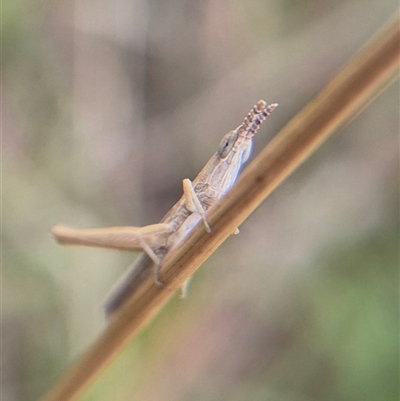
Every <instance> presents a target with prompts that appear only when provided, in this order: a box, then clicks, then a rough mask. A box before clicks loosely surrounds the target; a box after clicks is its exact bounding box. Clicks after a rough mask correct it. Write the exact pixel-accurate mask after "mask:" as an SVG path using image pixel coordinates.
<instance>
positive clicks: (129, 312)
mask: <svg viewBox="0 0 400 401" xmlns="http://www.w3.org/2000/svg"><path fill="white" fill-rule="evenodd" d="M399 61H400V29H399V17H398V14H397V15H396V17H394V18H393V19H392V20H391V21H390V22H389V23H388V25H387V26H385V27H384V28H383V30H382V31H381V32H380V33H378V35H377V36H376V37H375V38H373V39H372V40H371V41H370V42H369V43H368V44H367V45H366V46H365V47H364V48H363V49H362V50H361V51H360V52H359V53H357V54H356V55H355V56H354V57H353V59H352V60H350V62H349V63H348V64H347V65H346V66H345V67H344V68H343V69H342V70H341V71H340V72H339V74H338V75H337V76H335V77H334V78H333V79H332V80H331V82H330V83H329V84H328V85H327V86H326V87H325V88H324V89H323V90H322V91H321V92H320V93H319V94H318V95H317V96H316V97H315V99H314V100H313V101H311V102H310V103H309V104H308V105H307V106H306V107H305V108H304V109H303V110H302V111H301V112H300V113H298V114H297V115H296V116H295V117H294V118H293V119H292V120H291V121H290V122H289V123H288V124H287V125H286V126H285V127H284V128H283V129H282V131H281V132H280V133H279V134H278V135H277V136H276V137H275V138H274V139H273V140H272V141H271V143H270V144H269V145H268V146H267V147H266V148H265V149H264V151H263V152H262V153H261V154H260V155H259V156H258V158H257V159H255V160H254V161H253V162H252V163H251V164H250V165H249V166H248V168H247V169H246V170H245V171H244V172H243V174H242V175H241V177H240V179H239V181H238V182H237V184H236V185H235V187H234V188H233V189H232V191H231V192H230V193H229V194H228V195H227V196H226V197H225V198H224V199H223V200H222V202H221V203H220V204H219V205H218V206H217V207H216V208H215V209H214V210H213V211H212V212H211V214H210V217H209V221H210V224H211V227H212V230H213V232H212V235H209V234H207V233H206V232H205V230H204V227H203V226H202V225H201V226H199V227H198V228H197V229H196V230H195V232H194V233H193V235H192V236H191V237H190V238H189V239H188V241H187V242H186V243H185V244H184V245H183V246H182V247H181V248H180V249H177V250H176V251H175V252H173V253H171V255H170V256H169V258H168V259H167V260H166V262H165V265H164V267H163V272H164V273H163V275H162V279H163V281H164V282H165V283H166V284H165V285H164V286H163V287H162V288H158V287H156V286H155V285H154V279H153V278H150V279H149V280H147V281H145V282H144V283H143V285H142V286H141V288H140V289H139V290H138V291H137V292H135V293H134V294H133V296H132V297H131V299H129V301H128V302H127V303H126V305H124V306H123V307H122V308H121V310H120V311H119V312H118V313H117V314H116V315H115V316H114V318H113V320H112V321H111V322H110V324H109V326H108V327H107V329H106V330H105V331H104V333H103V334H102V335H101V336H100V337H99V338H98V340H97V341H96V342H95V343H94V344H93V346H92V347H91V348H90V349H89V350H88V351H87V352H86V353H85V354H84V355H83V356H82V357H81V358H80V359H79V360H78V361H77V362H76V363H75V365H74V366H72V368H71V369H70V371H69V372H67V373H66V374H65V376H64V377H62V378H61V380H60V381H59V383H57V385H56V386H55V387H54V388H53V389H52V390H51V391H50V392H49V393H48V395H47V396H46V397H44V398H43V401H55V400H57V401H61V400H72V399H76V398H77V397H78V396H79V395H81V394H82V392H83V391H85V390H86V389H87V388H88V387H89V386H90V384H91V383H92V382H93V381H94V380H95V379H96V378H98V377H99V375H100V373H101V372H102V371H103V369H104V368H105V367H106V366H107V365H108V364H109V363H110V362H111V361H112V359H113V357H114V356H116V355H117V353H118V352H119V351H120V349H121V348H122V347H123V346H124V345H125V344H126V343H127V342H128V341H129V340H130V339H131V338H132V337H133V336H134V335H135V334H136V333H137V332H138V331H139V330H140V329H141V328H142V327H143V326H144V325H145V324H146V323H147V322H148V321H149V319H150V318H151V317H152V316H154V314H155V313H156V312H157V311H159V310H160V308H161V307H162V306H163V305H164V303H165V302H166V301H167V300H168V299H169V298H170V297H171V295H172V294H173V293H174V292H175V291H176V289H177V288H178V287H179V286H180V285H181V284H182V282H183V281H185V279H186V278H187V277H189V276H190V275H192V274H193V273H194V271H195V270H196V269H197V268H198V267H199V266H200V265H201V264H202V263H203V262H204V261H205V260H206V259H207V257H208V256H209V255H210V254H211V253H212V252H213V251H214V250H215V249H217V248H218V246H220V245H221V243H222V242H223V241H224V240H225V239H226V238H227V237H228V236H229V235H230V234H231V233H232V232H233V231H234V229H235V228H236V227H238V226H240V224H241V223H242V222H243V221H244V220H245V219H246V218H247V217H248V216H249V215H250V214H251V213H252V212H253V211H254V210H255V209H256V208H257V206H258V205H259V204H260V203H261V202H262V201H263V200H264V199H265V198H266V197H267V196H268V194H269V193H271V191H272V190H273V189H275V188H276V187H277V186H278V185H279V184H280V183H281V182H282V181H283V180H284V179H285V178H287V177H288V176H289V175H290V173H291V172H292V171H293V170H294V169H296V168H297V167H298V166H299V165H300V164H301V163H302V162H303V161H304V160H305V159H306V158H307V157H308V156H310V154H311V153H312V152H314V151H315V150H316V149H317V148H318V147H319V146H320V145H321V144H322V143H323V142H324V141H325V140H326V139H327V138H328V137H329V136H331V135H332V134H333V133H335V132H337V131H338V130H339V129H340V128H342V127H343V126H344V125H346V124H347V123H348V122H349V121H351V120H352V119H353V118H354V117H355V116H356V115H357V114H358V113H359V112H360V111H361V110H362V109H363V108H365V107H366V106H367V105H368V103H369V102H371V101H372V100H373V99H374V98H375V97H376V96H377V95H378V94H379V93H380V92H382V91H383V90H384V89H385V88H386V87H387V86H388V85H389V84H390V83H391V82H392V81H393V80H394V79H395V78H396V77H397V76H398V74H399Z"/></svg>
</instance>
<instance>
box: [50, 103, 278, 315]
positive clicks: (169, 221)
mask: <svg viewBox="0 0 400 401" xmlns="http://www.w3.org/2000/svg"><path fill="white" fill-rule="evenodd" d="M275 107H277V104H276V103H274V104H270V105H268V104H267V103H266V102H265V101H263V100H260V101H258V102H257V104H256V105H255V106H254V107H253V108H252V109H251V111H250V112H249V114H248V115H247V116H246V118H245V119H244V121H243V123H242V124H241V125H239V126H238V127H237V128H236V129H235V130H232V131H230V132H228V133H227V134H226V135H225V136H224V137H223V138H222V141H221V142H220V144H219V147H218V150H217V152H216V153H215V154H214V155H213V156H212V157H211V159H210V160H209V161H208V162H207V164H206V165H205V166H204V167H203V169H202V170H201V171H200V173H199V174H198V175H197V177H196V178H195V179H194V180H193V181H190V180H189V179H188V178H186V179H184V180H183V195H182V197H181V198H180V199H179V201H178V202H177V203H176V204H175V205H174V206H173V207H172V209H171V210H170V211H169V212H168V213H167V214H166V215H165V216H164V218H163V219H162V220H161V222H160V223H158V224H152V225H148V226H145V227H109V228H93V229H76V228H69V227H64V226H60V225H58V226H54V227H53V228H52V234H53V235H54V236H55V238H56V239H57V241H58V242H59V243H60V244H66V245H67V244H68V245H85V246H95V247H103V248H113V249H125V250H132V251H144V254H143V255H142V257H141V258H140V259H139V261H138V262H137V263H136V264H135V265H134V266H133V267H132V268H131V269H129V271H128V273H127V274H125V275H124V277H123V278H122V280H121V281H120V283H119V284H118V285H117V286H116V288H115V290H114V291H113V292H112V294H111V296H110V297H109V298H108V300H107V301H106V313H107V314H108V315H110V314H112V313H114V312H115V311H116V310H117V309H118V308H119V307H120V305H122V304H123V302H124V301H125V300H126V298H128V296H129V295H130V294H131V293H132V292H133V291H134V290H135V289H136V288H137V287H138V285H139V284H140V283H141V282H142V281H143V280H144V279H145V278H147V277H148V275H149V272H151V270H152V268H154V271H155V282H156V283H157V284H158V285H162V281H161V278H160V270H161V267H162V263H163V260H164V259H165V256H166V255H167V254H168V252H169V251H171V250H172V249H175V248H177V247H179V245H181V244H182V243H183V242H184V241H185V239H186V238H187V237H188V235H189V234H190V233H191V232H192V230H193V229H194V227H196V226H197V224H199V223H200V222H201V223H202V224H204V226H205V229H206V230H207V232H209V233H212V229H211V227H210V225H209V224H208V221H207V211H208V210H209V209H210V208H211V207H212V206H214V205H215V204H216V203H217V201H218V200H220V199H221V198H222V197H223V196H224V194H226V193H227V192H228V191H229V190H230V189H231V188H232V186H233V184H234V183H235V181H236V179H237V177H238V174H239V171H240V168H241V166H242V164H244V163H245V162H246V161H247V159H248V158H249V156H250V153H251V148H252V138H253V136H254V134H255V133H256V132H257V130H258V128H259V127H260V125H261V123H262V122H263V121H264V120H265V119H266V118H267V117H268V116H269V115H270V114H271V112H272V111H273V110H274V109H275Z"/></svg>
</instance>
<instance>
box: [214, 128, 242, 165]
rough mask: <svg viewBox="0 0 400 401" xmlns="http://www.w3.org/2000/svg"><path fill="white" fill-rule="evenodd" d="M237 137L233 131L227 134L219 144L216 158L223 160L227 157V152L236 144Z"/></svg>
mask: <svg viewBox="0 0 400 401" xmlns="http://www.w3.org/2000/svg"><path fill="white" fill-rule="evenodd" d="M237 137H238V132H237V131H236V130H235V131H231V132H228V133H227V134H226V135H225V136H224V137H223V138H222V141H221V143H220V144H219V148H218V156H219V157H221V158H224V157H226V156H228V154H229V152H230V151H231V149H232V148H233V145H234V144H235V142H236V139H237Z"/></svg>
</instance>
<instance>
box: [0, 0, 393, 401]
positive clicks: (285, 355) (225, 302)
mask: <svg viewBox="0 0 400 401" xmlns="http://www.w3.org/2000/svg"><path fill="white" fill-rule="evenodd" d="M397 6H398V1H395V0H380V1H371V0H340V1H333V0H281V1H278V0H265V1H261V0H251V1H230V2H226V1H221V0H209V1H193V0H164V1H156V0H149V1H145V0H114V1H106V0H99V1H92V2H90V1H70V2H61V1H58V2H51V1H41V2H33V1H28V0H5V1H3V27H2V33H3V54H2V57H3V90H2V130H3V142H2V143H3V161H2V163H3V191H2V201H3V221H2V224H3V231H2V250H3V252H2V255H3V256H2V258H3V263H2V300H3V301H2V334H1V340H2V368H3V373H2V394H3V398H2V399H3V400H5V401H6V400H7V401H8V400H9V401H13V400H35V399H37V398H38V397H39V396H40V395H42V394H44V393H45V392H46V391H47V390H48V389H49V388H50V386H51V385H53V384H54V382H55V381H56V379H57V378H58V377H59V376H60V375H61V374H62V372H64V371H65V370H66V369H67V367H68V366H69V365H70V364H71V363H72V362H73V360H74V359H75V358H76V357H77V356H78V355H79V354H80V353H81V352H83V351H84V350H85V349H86V347H88V346H89V345H90V344H91V343H92V342H93V341H94V340H95V338H96V337H97V336H98V334H99V333H100V332H101V330H102V329H103V328H104V326H105V322H104V318H103V311H102V303H103V300H104V298H105V296H106V294H107V292H108V290H109V289H110V287H111V286H112V284H113V283H114V282H115V281H116V280H117V278H118V277H119V276H120V275H121V273H122V272H123V271H124V270H125V269H126V267H127V266H128V265H129V264H130V263H131V262H132V260H133V259H134V258H135V257H136V255H133V254H129V253H123V252H116V251H107V250H100V249H90V248H86V249H84V248H63V247H60V246H58V245H57V244H55V242H54V241H53V240H52V238H51V236H50V235H49V229H50V227H51V226H52V225H53V224H56V223H63V224H68V225H72V226H76V227H102V226H116V225H137V226H141V225H145V224H150V223H155V222H157V221H158V220H159V219H160V218H161V217H162V216H163V215H164V213H165V212H166V211H167V210H168V209H169V208H170V207H171V206H172V204H173V203H174V202H175V201H176V200H177V199H178V198H179V197H180V195H181V192H182V189H181V181H182V179H183V178H185V177H189V178H194V177H195V176H196V174H197V173H198V171H199V170H200V169H201V168H202V167H203V165H204V163H205V162H206V161H207V160H208V158H209V157H210V156H211V154H212V153H213V152H215V150H216V147H217V145H218V143H219V141H220V139H221V138H222V135H223V134H225V133H226V132H227V131H229V130H231V129H233V128H235V127H236V126H237V125H238V124H239V123H240V122H241V121H242V119H243V117H244V116H245V115H246V113H247V112H248V111H249V110H250V108H251V107H252V106H253V104H254V103H255V102H256V101H257V100H258V99H265V100H266V101H268V102H279V103H280V107H279V108H278V109H277V110H276V111H275V112H274V113H273V115H272V116H271V117H270V118H269V119H268V121H267V122H266V123H265V124H264V125H263V127H262V129H261V130H260V132H259V134H257V137H256V138H255V147H254V153H255V154H257V153H258V152H260V150H261V149H262V148H263V147H264V146H265V145H266V144H267V143H268V141H269V140H270V139H271V137H272V136H273V135H275V134H276V133H277V132H278V130H279V129H280V128H281V127H282V126H283V125H284V124H285V123H286V122H287V121H288V120H289V119H290V118H291V117H292V116H293V115H294V114H295V113H296V112H297V111H298V110H300V109H301V108H302V107H303V106H304V105H305V104H306V103H307V102H308V101H309V100H310V99H312V98H313V96H314V95H315V94H316V93H317V92H318V91H319V90H320V89H321V88H322V87H323V86H324V85H325V84H326V83H327V82H328V81H329V79H330V78H331V77H332V76H333V75H334V74H335V73H336V72H337V71H338V69H339V68H340V67H341V66H342V65H343V64H344V63H345V62H346V60H348V59H349V58H350V57H351V56H352V55H353V54H354V53H355V52H356V51H357V50H358V49H359V48H360V47H361V46H362V45H363V44H364V43H365V42H366V41H367V40H368V38H369V37H370V36H371V35H372V34H373V33H374V32H375V31H376V30H377V29H378V28H379V27H380V26H381V25H382V24H383V23H384V22H385V21H386V20H387V18H388V17H389V16H390V15H391V14H392V13H393V12H394V11H395V10H396V7H397ZM398 134H399V87H398V83H397V82H396V83H395V84H393V85H392V86H391V87H390V88H388V89H387V90H386V91H385V92H384V93H383V94H382V95H381V96H380V97H379V98H378V99H376V100H375V101H374V102H373V103H372V104H371V105H370V106H369V107H368V108H367V109H366V110H365V111H364V112H363V113H362V114H361V115H359V116H358V117H357V118H356V120H354V121H353V122H352V123H351V124H350V125H349V126H348V127H346V128H345V129H344V130H342V132H340V133H339V134H338V135H337V136H336V137H334V138H333V139H332V140H330V141H329V143H327V144H326V145H325V146H324V147H323V148H321V149H320V150H319V151H318V152H317V153H316V154H315V155H314V156H313V157H312V158H311V159H310V160H308V161H307V163H306V164H304V165H303V166H302V167H301V168H300V169H299V170H298V171H297V172H296V173H295V174H294V175H293V176H292V177H291V178H290V179H289V180H288V181H287V182H286V183H285V184H284V185H283V186H281V187H280V188H279V189H278V190H277V191H276V192H275V193H273V194H272V195H271V196H270V197H269V198H268V200H267V201H266V202H265V203H264V204H263V205H262V206H261V207H260V208H259V209H258V210H257V211H256V212H255V213H254V214H253V215H252V216H251V218H249V219H248V221H247V222H246V223H245V224H244V225H243V226H242V227H241V234H240V235H239V236H236V237H232V238H230V239H229V240H228V241H227V242H226V243H225V244H224V245H223V246H222V247H221V248H220V249H219V250H218V251H217V252H216V253H215V254H214V255H213V256H212V257H211V258H210V259H209V260H208V261H207V263H205V265H204V266H202V267H201V269H200V270H199V271H198V273H197V274H196V275H195V277H194V280H193V283H192V286H191V289H190V293H189V297H188V299H186V300H185V301H181V300H179V299H178V297H177V296H175V298H174V299H173V300H172V301H171V302H170V303H169V304H168V305H167V307H165V308H164V309H163V311H162V312H161V313H160V314H159V315H158V316H157V318H156V319H154V320H153V321H152V323H151V324H150V325H149V326H148V327H147V328H146V329H145V330H143V331H142V332H141V333H140V335H139V336H138V337H137V338H136V339H135V340H134V341H132V342H131V343H130V345H129V346H128V347H127V348H126V350H125V352H124V353H123V354H122V355H121V357H120V358H118V360H117V361H116V362H115V363H114V364H113V365H112V366H111V368H110V369H108V370H107V371H106V373H105V374H104V375H103V376H102V378H101V380H100V381H99V382H97V383H96V385H95V386H93V388H92V389H91V390H90V393H89V394H87V396H86V397H84V398H83V399H87V400H121V401H125V400H144V401H147V400H149V401H150V400H163V401H164V400H165V401H175V400H231V401H232V400H233V401H234V400H279V401H289V400H290V401H291V400H300V401H311V400H345V401H346V400H351V401H357V400H360V401H361V400H362V401H368V400H371V401H372V400H374V401H376V400H393V401H394V400H397V399H398V388H399V387H398V377H399V372H398V368H399V365H398V358H399V354H398V329H399V327H398V325H399V314H398V301H399V299H398V262H399V260H398V259H399V253H398V241H399V235H398V229H399V227H398V226H399V224H398V223H399V216H398V211H399V199H398V195H399V179H398V171H399V170H398V168H399V163H398V161H399V157H398V156H399V155H398V150H399V146H398V142H399V137H398Z"/></svg>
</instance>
